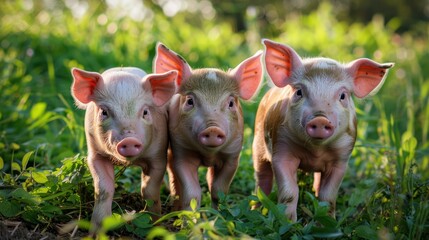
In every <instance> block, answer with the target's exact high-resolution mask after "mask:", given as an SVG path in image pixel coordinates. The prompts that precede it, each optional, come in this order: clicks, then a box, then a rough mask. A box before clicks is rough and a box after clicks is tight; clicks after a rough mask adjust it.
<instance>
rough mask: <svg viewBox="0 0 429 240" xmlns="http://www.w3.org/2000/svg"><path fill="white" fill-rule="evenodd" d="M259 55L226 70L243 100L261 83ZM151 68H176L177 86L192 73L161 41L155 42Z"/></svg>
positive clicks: (167, 69)
mask: <svg viewBox="0 0 429 240" xmlns="http://www.w3.org/2000/svg"><path fill="white" fill-rule="evenodd" d="M261 55H262V52H261V51H259V52H257V53H256V54H255V55H253V56H252V57H250V58H248V59H246V60H244V61H243V62H241V63H240V64H239V65H238V66H237V67H235V68H234V69H232V70H230V71H229V72H228V75H229V76H231V77H232V78H233V79H235V80H236V81H237V83H238V85H239V87H238V88H239V96H240V97H241V98H242V99H243V100H249V99H251V98H252V97H253V96H254V95H256V93H257V92H258V90H259V87H260V85H261V83H262V77H263V70H262V64H261ZM153 68H154V69H153V71H154V72H155V73H163V72H166V71H170V70H177V71H178V77H177V85H178V86H179V87H180V86H182V84H183V81H187V79H189V78H190V77H191V76H192V74H193V73H194V71H193V70H192V68H191V67H190V66H189V64H188V63H187V62H186V60H185V59H184V58H183V57H181V56H180V55H178V54H177V53H175V52H174V51H172V50H170V49H168V48H167V47H166V46H165V45H164V44H162V43H158V44H157V47H156V56H155V59H154V64H153Z"/></svg>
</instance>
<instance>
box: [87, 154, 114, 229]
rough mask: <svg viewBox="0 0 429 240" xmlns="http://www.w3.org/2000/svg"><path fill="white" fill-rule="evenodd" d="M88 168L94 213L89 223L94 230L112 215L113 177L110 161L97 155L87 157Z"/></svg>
mask: <svg viewBox="0 0 429 240" xmlns="http://www.w3.org/2000/svg"><path fill="white" fill-rule="evenodd" d="M88 166H89V169H90V171H91V175H92V177H93V179H94V194H95V196H94V198H95V202H94V211H93V213H92V217H91V223H92V225H93V227H95V229H98V228H99V227H100V226H101V222H102V220H103V218H104V217H107V216H110V215H111V214H112V201H113V194H114V193H115V185H114V180H115V175H114V168H113V164H112V163H111V161H110V159H105V158H103V157H101V156H99V155H93V154H89V155H88Z"/></svg>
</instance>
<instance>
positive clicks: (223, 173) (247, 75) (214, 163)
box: [154, 43, 263, 209]
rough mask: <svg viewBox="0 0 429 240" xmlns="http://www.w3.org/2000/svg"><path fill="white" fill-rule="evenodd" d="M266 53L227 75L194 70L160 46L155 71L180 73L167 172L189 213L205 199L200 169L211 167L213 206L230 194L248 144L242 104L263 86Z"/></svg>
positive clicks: (176, 205) (170, 124)
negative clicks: (244, 142)
mask: <svg viewBox="0 0 429 240" xmlns="http://www.w3.org/2000/svg"><path fill="white" fill-rule="evenodd" d="M261 55H262V51H260V52H258V53H256V54H255V55H254V56H252V57H250V58H248V59H246V60H244V61H243V62H242V63H240V64H239V65H238V66H237V67H236V68H234V69H232V70H230V71H228V72H223V71H221V70H218V69H212V68H203V69H196V70H192V69H191V67H190V66H189V65H188V63H187V62H186V61H185V60H184V59H183V58H182V57H180V56H179V55H177V54H176V53H175V52H173V51H171V50H169V49H168V48H167V47H166V46H164V45H163V44H161V43H159V44H158V45H157V54H156V57H155V60H154V72H156V73H162V72H166V71H170V70H177V71H178V72H179V77H178V78H177V80H178V83H177V85H178V86H179V90H178V94H176V95H175V96H174V97H173V98H172V100H171V102H170V105H169V110H168V111H169V120H168V128H169V135H170V146H171V150H172V155H171V158H170V157H169V159H168V164H167V171H168V174H169V181H170V191H171V192H170V193H171V196H172V197H173V199H175V202H174V208H175V209H189V206H190V201H191V200H192V199H196V200H197V202H198V206H200V200H201V187H200V184H199V180H198V168H199V167H200V166H204V167H208V171H207V176H206V178H207V183H208V188H209V191H210V194H211V200H212V206H213V207H215V208H216V207H217V204H218V192H222V193H227V192H228V190H229V187H230V184H231V181H232V179H233V177H234V175H235V172H236V170H237V167H238V164H239V157H240V151H241V148H242V144H243V113H242V109H241V106H240V101H239V99H243V100H249V99H251V98H252V96H253V95H255V94H256V93H257V91H258V89H259V86H260V83H261V81H262V75H263V74H262V71H263V69H262V63H261V59H260V56H261Z"/></svg>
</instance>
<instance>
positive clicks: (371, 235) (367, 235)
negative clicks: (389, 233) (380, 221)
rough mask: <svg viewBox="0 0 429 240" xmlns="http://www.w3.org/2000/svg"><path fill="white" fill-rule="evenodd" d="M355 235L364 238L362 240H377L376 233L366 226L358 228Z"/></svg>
mask: <svg viewBox="0 0 429 240" xmlns="http://www.w3.org/2000/svg"><path fill="white" fill-rule="evenodd" d="M355 231H356V235H357V236H358V237H361V238H364V239H377V238H378V237H377V232H376V231H375V230H374V229H372V228H370V227H369V226H366V225H361V226H358V227H357V228H356V229H355Z"/></svg>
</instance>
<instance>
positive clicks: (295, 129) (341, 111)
mask: <svg viewBox="0 0 429 240" xmlns="http://www.w3.org/2000/svg"><path fill="white" fill-rule="evenodd" d="M263 43H264V45H265V51H264V63H265V68H266V71H267V73H268V75H269V77H270V78H271V80H272V82H273V83H274V85H275V87H273V88H272V89H270V90H269V91H268V92H267V93H266V94H265V96H264V97H263V98H262V100H261V102H260V104H259V107H258V111H257V115H256V122H255V137H254V142H253V159H254V168H255V177H256V186H257V188H261V190H262V191H263V192H264V193H265V194H269V193H270V192H271V188H272V184H273V177H274V178H275V179H276V182H277V186H278V191H279V193H278V200H279V202H281V203H284V204H286V205H287V208H286V212H285V214H286V215H287V216H288V217H289V218H290V219H291V220H293V221H296V220H297V214H296V207H297V203H298V191H299V189H298V184H297V170H298V168H300V169H302V170H304V171H308V172H314V183H313V187H314V190H315V193H316V196H318V197H319V199H320V200H321V201H326V202H329V203H330V214H331V215H332V216H333V217H335V202H336V198H337V194H338V189H339V187H340V184H341V182H342V179H343V176H344V173H345V171H346V168H347V162H348V159H349V157H350V154H351V151H352V150H353V146H354V143H355V140H356V123H357V120H356V113H355V107H354V104H353V99H352V97H351V96H352V94H354V95H355V96H356V97H359V98H363V97H366V96H368V95H370V94H373V93H375V92H376V91H377V90H378V89H379V88H380V87H381V86H382V84H383V82H384V79H385V77H386V75H387V72H388V69H389V68H391V67H392V66H393V64H391V63H388V64H379V63H376V62H374V61H372V60H369V59H358V60H355V61H353V62H351V63H349V64H346V65H343V64H339V63H338V62H336V61H334V60H332V59H327V58H310V59H304V60H302V59H301V58H300V57H299V55H298V54H297V53H296V52H295V51H294V50H293V49H292V48H290V47H289V46H286V45H283V44H279V43H276V42H273V41H270V40H264V41H263Z"/></svg>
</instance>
